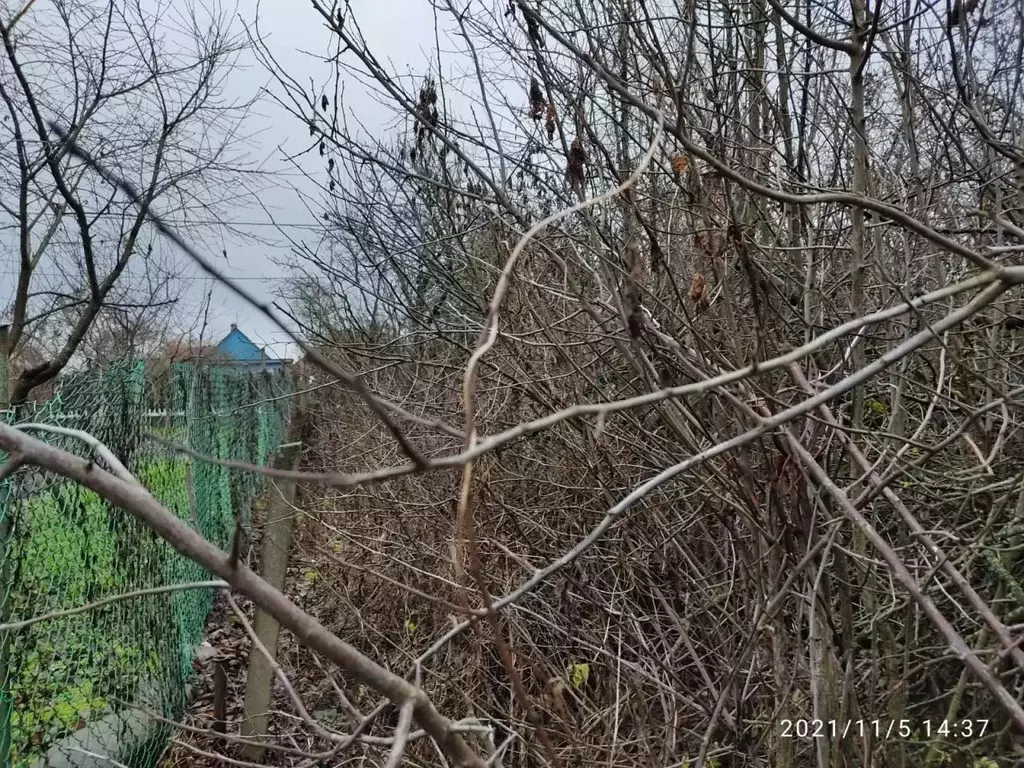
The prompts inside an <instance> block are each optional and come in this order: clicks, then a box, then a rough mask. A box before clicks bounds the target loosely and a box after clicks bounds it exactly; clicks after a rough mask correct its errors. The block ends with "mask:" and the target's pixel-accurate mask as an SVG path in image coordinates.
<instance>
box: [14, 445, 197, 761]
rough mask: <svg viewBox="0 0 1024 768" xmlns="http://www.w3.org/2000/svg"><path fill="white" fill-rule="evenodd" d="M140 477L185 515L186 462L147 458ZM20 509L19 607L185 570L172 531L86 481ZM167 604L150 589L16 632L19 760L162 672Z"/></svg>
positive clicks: (84, 597)
mask: <svg viewBox="0 0 1024 768" xmlns="http://www.w3.org/2000/svg"><path fill="white" fill-rule="evenodd" d="M136 476H137V478H138V479H139V481H140V482H141V483H142V484H143V485H144V486H146V487H147V488H148V489H149V490H150V492H151V493H152V494H153V496H154V497H155V498H157V499H158V500H159V501H160V502H161V503H163V504H164V505H165V506H167V507H168V508H169V509H171V510H173V511H174V512H175V514H177V515H179V516H180V517H183V518H186V517H187V515H188V509H189V505H188V491H187V488H186V485H185V464H184V462H183V461H181V460H173V459H166V458H154V459H152V460H148V461H147V460H143V461H141V462H139V464H138V466H137V468H136ZM17 508H18V509H17V518H18V535H17V536H16V537H15V538H14V539H13V540H12V542H11V551H10V552H9V553H8V554H9V556H12V557H14V558H15V559H16V562H18V563H19V569H18V573H17V583H16V586H15V589H14V590H13V591H12V594H11V606H10V609H11V616H12V618H26V617H30V616H37V615H39V614H41V613H46V612H49V611H54V610H61V609H67V608H73V607H77V606H80V605H83V604H85V603H88V602H91V601H94V600H97V599H101V598H103V597H107V596H110V595H116V594H120V593H123V592H128V591H131V590H134V589H140V588H145V587H149V586H156V585H158V584H161V583H166V582H167V581H168V580H169V577H170V576H171V575H172V573H173V572H174V571H177V570H180V563H177V562H176V561H177V560H180V559H181V558H180V557H179V556H177V555H176V554H174V553H173V552H172V551H171V550H170V548H169V547H168V546H167V545H166V544H165V543H164V542H162V541H160V540H159V539H157V538H156V537H155V536H154V535H153V534H152V533H151V532H149V531H148V530H147V529H145V528H144V527H143V526H142V524H141V523H138V522H136V521H135V520H134V519H133V518H131V517H130V516H129V515H128V513H126V512H124V511H122V510H119V509H116V508H111V507H110V506H109V505H108V504H107V503H106V502H104V501H103V500H101V499H100V498H99V497H98V496H97V495H96V494H95V493H93V492H92V491H89V490H88V489H86V488H83V487H81V486H78V485H75V484H64V485H57V486H54V487H52V488H49V489H47V490H45V491H42V492H40V493H37V494H35V495H33V496H31V497H30V498H28V499H22V500H21V501H19V502H17ZM170 609H171V598H170V597H167V598H164V599H163V600H161V599H159V598H145V599H143V600H133V601H130V602H124V603H117V604H114V605H112V606H108V607H105V608H102V609H99V610H95V611H90V612H89V613H86V614H81V615H78V616H72V617H67V618H61V619H56V620H53V621H48V622H42V623H40V624H35V625H33V626H31V627H29V628H27V629H25V630H21V631H19V632H15V633H13V634H12V637H11V648H10V650H11V661H12V662H13V664H12V669H11V673H12V677H11V679H10V681H9V682H10V693H11V696H12V700H13V704H14V707H13V715H12V720H11V744H12V751H11V765H12V766H15V767H17V768H21V767H22V766H28V765H30V764H31V763H32V761H34V760H35V759H36V758H38V757H39V756H40V755H41V754H42V753H44V752H45V751H46V750H47V749H48V748H49V747H50V746H52V745H53V744H54V743H55V742H57V741H59V740H61V739H63V738H65V737H66V736H68V735H69V734H71V733H72V732H74V731H75V730H77V729H79V728H81V727H83V726H85V725H87V724H88V723H90V722H92V721H94V720H96V719H98V718H99V717H101V716H103V715H104V714H105V713H106V712H108V711H109V710H110V707H111V705H112V703H113V701H114V699H122V700H131V699H132V697H133V696H134V694H135V689H136V686H137V685H138V683H139V681H140V679H141V678H142V677H144V676H147V675H148V676H160V675H162V674H165V670H164V664H165V662H162V661H161V654H158V653H157V652H156V649H157V648H158V647H160V646H162V645H166V644H167V642H168V640H172V641H173V640H174V638H173V635H174V634H175V633H171V636H164V637H157V635H159V634H160V633H159V630H158V628H159V627H166V625H167V612H168V611H169V610H170ZM175 661H176V660H175Z"/></svg>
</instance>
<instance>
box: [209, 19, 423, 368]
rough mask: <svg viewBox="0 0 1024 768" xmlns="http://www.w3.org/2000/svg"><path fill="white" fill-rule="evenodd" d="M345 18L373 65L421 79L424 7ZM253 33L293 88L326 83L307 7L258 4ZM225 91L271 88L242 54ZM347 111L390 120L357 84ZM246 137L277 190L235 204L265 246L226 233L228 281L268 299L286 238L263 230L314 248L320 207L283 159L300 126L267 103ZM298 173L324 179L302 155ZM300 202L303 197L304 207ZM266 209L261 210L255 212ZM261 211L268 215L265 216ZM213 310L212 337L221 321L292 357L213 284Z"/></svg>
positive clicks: (323, 45) (319, 30)
mask: <svg viewBox="0 0 1024 768" xmlns="http://www.w3.org/2000/svg"><path fill="white" fill-rule="evenodd" d="M352 13H353V15H354V17H355V18H356V20H357V21H358V23H359V24H360V27H361V28H362V30H363V33H364V35H365V37H366V39H367V41H368V43H369V44H370V46H371V48H372V49H373V50H374V52H375V54H376V55H377V57H378V59H381V60H383V61H390V62H391V64H392V70H393V71H396V72H398V73H403V74H404V73H406V72H410V71H415V72H417V73H422V72H423V71H424V67H425V66H427V62H428V61H429V59H430V57H431V49H432V48H433V39H434V37H433V31H432V30H433V13H432V11H431V8H430V3H429V2H426V0H352ZM239 15H240V16H241V17H242V18H244V19H245V20H246V22H247V23H251V22H252V21H253V20H254V19H255V16H256V11H255V9H251V10H244V9H240V14H239ZM259 16H260V31H261V32H262V33H263V34H264V35H265V38H266V40H267V43H268V45H269V47H270V48H271V50H272V51H273V53H274V56H275V57H276V58H277V59H278V61H279V62H280V63H281V64H282V65H283V66H284V67H285V68H286V69H287V70H288V71H289V73H290V74H291V75H292V77H294V78H295V80H297V81H298V82H302V83H308V82H309V79H310V78H313V80H314V82H316V84H317V85H318V86H320V85H325V86H326V85H328V84H329V83H330V82H331V81H330V77H331V69H330V68H329V67H328V66H326V65H325V64H323V63H320V62H318V61H317V57H324V56H327V55H330V53H331V49H332V45H331V38H330V34H329V33H328V31H327V30H326V29H325V28H324V26H323V20H322V19H321V18H320V17H319V15H318V14H317V13H315V12H314V11H313V9H312V8H311V7H310V6H309V5H308V4H307V3H298V2H295V0H263V1H262V2H261V3H260V6H259ZM230 82H231V83H232V87H233V88H234V89H236V90H237V92H238V94H239V95H240V96H243V97H244V96H248V95H250V94H252V95H254V94H256V93H257V92H258V91H259V90H260V88H261V87H263V86H267V87H275V84H273V83H271V81H270V80H269V78H268V75H267V73H266V71H265V69H264V68H263V67H262V66H261V65H260V64H259V63H258V62H257V60H256V58H255V56H253V55H246V56H245V57H244V61H243V62H241V66H240V67H239V68H238V70H236V71H235V72H234V73H232V75H231V81H230ZM345 100H346V106H347V107H348V109H349V110H353V111H354V112H355V113H356V114H359V115H360V118H361V120H362V121H363V122H364V124H366V125H367V127H368V128H371V129H372V128H378V127H379V128H382V127H383V126H384V125H385V124H386V122H388V121H389V119H390V118H391V117H392V116H391V115H389V114H388V113H387V112H386V110H384V109H383V108H382V107H381V106H380V105H378V104H377V103H376V102H375V101H374V100H373V99H372V98H371V97H369V96H368V95H367V94H366V93H365V91H364V90H363V89H362V88H361V87H360V86H359V84H358V83H355V82H351V83H346V91H345ZM252 123H253V124H252V125H250V126H247V128H248V130H249V132H250V133H253V134H257V146H258V148H259V150H260V151H262V153H263V156H265V157H267V158H268V160H269V167H270V169H271V170H276V171H278V173H279V175H278V178H280V179H281V180H284V181H286V183H284V184H280V185H277V184H275V185H273V186H271V187H270V188H269V189H267V190H266V192H265V193H263V194H262V195H261V196H260V203H258V204H257V203H255V202H254V203H253V204H252V205H241V206H238V207H237V208H236V209H235V210H234V211H233V212H232V220H233V221H236V222H249V223H251V224H249V225H248V226H239V227H238V228H239V229H243V230H245V229H248V230H249V231H251V232H252V233H254V234H257V235H259V236H260V239H263V240H268V241H270V242H269V243H267V244H262V243H258V242H246V241H245V240H243V239H241V238H236V237H232V236H231V235H230V233H228V234H227V235H225V238H224V239H225V250H227V252H228V271H229V274H231V275H233V276H237V277H241V278H243V282H242V285H243V286H244V287H246V288H248V289H250V290H252V291H254V292H256V293H258V294H259V295H260V296H261V298H264V299H269V298H273V292H274V291H275V290H276V289H277V288H278V287H280V285H281V280H282V278H284V277H285V276H286V273H285V272H284V271H283V270H282V269H281V268H280V267H278V266H276V265H275V264H274V259H275V257H276V256H280V255H281V254H284V253H286V252H287V251H288V249H289V247H290V246H289V244H288V242H287V241H286V239H285V236H284V235H283V234H281V233H280V232H278V230H277V229H276V227H275V226H274V225H273V224H272V222H275V223H276V225H277V226H280V227H281V229H283V230H284V234H286V235H287V236H288V237H291V238H293V239H295V240H304V241H306V242H307V243H308V244H309V245H311V246H313V247H315V246H316V245H317V244H318V243H319V242H320V238H319V235H318V233H317V229H316V228H317V227H318V226H319V225H318V223H317V215H316V214H317V213H318V211H317V210H316V209H315V208H314V210H312V211H311V210H310V207H311V206H318V205H320V206H322V204H323V203H322V201H323V196H322V193H321V191H320V190H319V189H318V188H317V187H316V185H315V184H313V183H312V182H310V181H309V180H307V179H305V178H302V176H301V174H299V173H297V172H296V171H295V169H294V166H293V165H292V164H291V162H290V161H288V160H286V159H285V155H286V154H287V153H289V152H294V151H299V150H301V149H304V148H305V147H306V146H307V144H308V141H309V136H308V132H307V131H306V129H305V127H304V126H302V125H301V124H298V123H297V122H296V120H295V118H294V117H292V116H290V115H288V114H287V113H286V112H284V111H283V110H282V109H281V108H280V107H278V106H277V105H276V104H274V103H272V102H271V101H270V100H269V99H266V100H264V101H263V102H262V104H261V106H260V107H259V108H258V109H257V110H256V114H255V115H254V117H253V120H252ZM308 161H309V162H308V164H307V169H308V170H309V171H310V172H311V173H313V174H316V175H318V176H320V175H323V172H324V170H323V168H322V166H323V161H322V160H321V159H320V158H319V156H318V155H316V154H315V153H314V154H313V155H312V156H310V157H309V158H308ZM303 197H305V198H306V200H303ZM263 205H265V206H266V208H267V210H263V208H262V206H263ZM268 214H269V215H268ZM209 284H210V283H208V282H206V281H201V282H200V283H199V284H198V285H197V291H198V292H202V291H205V290H206V289H207V288H208V286H209ZM213 290H214V293H213V302H212V307H213V311H214V312H215V317H214V320H213V322H212V323H211V333H210V335H211V336H214V335H217V334H219V333H226V332H227V330H228V327H229V325H230V323H232V322H237V323H238V326H239V328H241V329H242V330H243V331H244V332H245V333H247V334H248V335H249V336H250V338H252V339H253V341H255V342H257V343H262V344H267V345H269V346H271V348H272V349H273V350H274V351H275V353H276V354H278V355H279V356H286V355H287V356H291V355H293V354H294V352H293V350H292V349H291V348H289V347H288V346H287V345H286V344H285V341H286V336H285V334H284V333H283V332H282V331H281V330H280V329H277V328H275V327H274V326H273V324H271V323H270V322H269V321H267V320H265V319H264V318H263V317H262V316H260V315H259V313H258V312H256V311H255V310H253V309H252V308H251V307H249V306H248V305H247V304H246V303H245V302H244V301H242V300H241V299H239V298H237V297H235V296H234V295H233V294H232V293H231V292H230V291H228V290H227V289H226V288H223V287H220V286H215V287H214V289H213Z"/></svg>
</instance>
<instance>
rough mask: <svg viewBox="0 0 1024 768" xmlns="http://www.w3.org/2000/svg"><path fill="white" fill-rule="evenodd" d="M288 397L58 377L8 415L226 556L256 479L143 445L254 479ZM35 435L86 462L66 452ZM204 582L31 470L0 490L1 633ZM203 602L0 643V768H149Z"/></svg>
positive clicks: (202, 617) (172, 714)
mask: <svg viewBox="0 0 1024 768" xmlns="http://www.w3.org/2000/svg"><path fill="white" fill-rule="evenodd" d="M290 394H291V385H290V378H289V377H288V376H287V375H286V374H284V373H263V372H257V373H251V372H246V371H241V370H237V369H234V368H231V367H228V366H209V367H206V366H204V367H193V366H191V365H175V366H171V367H168V368H166V369H165V370H163V371H162V372H158V373H154V372H147V371H146V369H145V367H144V366H143V365H142V364H125V365H120V366H115V367H112V368H110V369H108V370H105V371H103V372H102V373H89V374H74V375H70V376H66V377H64V379H62V381H61V383H60V385H59V387H58V389H57V392H56V394H55V396H54V397H53V398H52V399H50V400H49V401H48V402H46V403H44V404H40V405H37V406H34V407H32V408H29V409H21V410H19V412H18V413H17V414H16V422H17V423H20V424H25V423H29V422H34V423H41V424H46V425H51V426H57V427H63V428H66V429H73V430H81V431H84V432H87V433H88V434H90V435H92V436H93V437H95V438H97V439H98V440H100V441H101V442H103V443H104V444H105V445H106V446H107V447H109V448H110V449H111V450H112V451H113V452H114V453H115V455H117V456H118V458H120V460H121V461H122V463H123V464H124V465H125V466H126V467H127V468H128V469H129V470H130V471H131V472H132V474H133V475H134V476H135V477H136V478H138V480H139V481H140V482H141V483H142V484H143V485H144V486H145V487H146V488H147V489H149V491H150V492H151V493H152V494H153V495H154V496H155V497H156V498H157V499H158V500H159V501H161V502H162V503H163V504H164V505H165V506H166V507H167V508H168V509H171V510H173V511H174V513H175V514H176V515H178V516H179V517H180V518H181V519H183V520H185V521H187V522H188V523H189V524H190V525H192V526H193V527H195V528H197V529H198V530H199V531H200V532H201V533H202V534H203V535H204V536H205V537H206V538H207V539H209V540H210V541H212V542H213V543H215V544H216V545H217V546H219V547H221V548H226V547H227V546H229V543H230V539H231V536H232V534H233V531H234V521H235V513H236V511H237V512H238V513H239V514H240V515H241V516H242V517H241V519H242V522H243V523H248V514H249V505H250V502H251V500H252V498H253V496H254V495H255V494H256V493H257V492H258V491H259V488H260V484H261V483H260V478H259V476H258V475H255V474H252V473H243V472H235V471H231V470H228V469H225V468H222V467H218V466H215V465H211V464H209V463H206V462H202V461H198V460H190V459H189V458H187V457H186V456H184V455H183V454H181V453H180V452H176V451H174V450H172V449H170V448H166V447H164V446H162V445H161V444H160V443H158V442H156V441H153V440H151V439H148V438H147V437H146V436H147V434H152V435H156V436H159V437H162V438H165V439H167V440H169V441H172V442H173V443H177V444H184V445H187V446H189V447H191V448H193V449H194V450H196V451H198V452H199V453H201V454H203V455H206V456H214V457H217V458H221V459H237V460H239V461H244V462H248V463H252V464H260V465H263V464H266V463H267V461H268V459H269V457H270V456H271V455H272V454H273V452H274V450H275V449H276V447H277V446H278V445H279V444H280V443H281V440H282V437H283V434H284V430H285V421H286V419H287V414H288V410H289V408H290ZM5 419H6V420H7V421H8V422H9V423H10V422H11V421H12V420H14V419H15V415H14V414H11V413H8V414H6V416H5ZM33 434H34V435H35V436H36V437H39V438H41V439H44V440H46V441H47V442H48V443H50V444H51V445H55V446H58V447H61V448H63V449H65V450H68V451H71V452H74V453H76V454H78V455H86V454H87V453H88V448H87V446H86V445H85V444H84V443H83V442H82V441H81V440H80V439H77V438H75V437H72V436H66V435H54V434H50V433H45V432H41V431H40V432H34V433H33ZM4 458H5V457H4ZM211 578H213V577H212V576H211V575H210V574H209V573H207V572H206V571H205V570H204V569H203V568H201V567H199V566H198V565H196V564H195V563H193V562H191V561H190V560H188V559H186V558H184V557H183V556H181V555H179V554H178V553H177V552H175V551H174V550H173V549H171V548H170V546H168V545H167V544H166V543H164V542H163V541H162V540H160V539H159V538H158V537H156V536H155V535H154V534H153V533H151V532H150V531H149V529H148V528H146V526H144V525H143V524H141V523H139V522H138V521H136V520H135V519H134V518H133V517H132V516H130V515H129V514H128V513H126V512H124V511H122V510H120V509H117V508H115V507H113V506H111V505H110V504H108V503H106V502H105V501H103V500H102V499H100V498H99V497H98V496H97V495H96V494H94V493H92V492H91V491H88V490H86V489H84V488H82V487H80V486H78V485H76V484H74V483H71V482H68V481H65V480H64V479H62V478H60V477H58V476H55V475H53V474H50V473H46V472H42V471H39V470H36V469H34V468H33V469H22V470H20V471H18V472H17V473H15V474H14V475H13V476H12V477H11V478H9V479H8V480H7V481H6V482H4V483H2V484H0V589H2V591H0V623H13V622H18V621H23V620H25V619H29V618H32V617H37V616H40V615H42V614H45V613H48V612H52V611H62V610H66V609H71V608H76V607H79V606H83V605H85V604H87V603H91V602H94V601H97V600H102V599H104V598H106V597H110V596H115V595H120V594H124V593H126V592H132V591H136V590H141V589H147V588H152V587H159V586H165V585H169V584H177V583H185V582H195V581H204V580H209V579H211ZM212 601H213V591H212V590H210V589H190V590H183V591H175V592H167V593H162V594H158V595H151V596H145V597H138V598H132V599H130V600H122V601H116V602H112V603H109V604H108V605H105V606H102V607H98V608H94V609H92V610H89V611H86V612H83V613H79V614H76V615H71V616H63V617H59V618H55V619H52V620H46V621H42V622H39V623H35V624H31V625H29V626H27V627H24V628H21V629H13V630H10V631H8V632H3V631H0V676H2V685H0V696H2V699H0V768H8V767H9V768H27V767H29V766H31V767H32V768H36V767H37V766H38V768H42V767H43V766H46V765H50V766H89V765H97V766H99V765H110V764H111V763H109V762H106V761H101V760H99V759H97V757H93V755H95V756H110V757H113V758H114V759H116V760H117V761H119V762H120V763H123V764H124V765H128V766H133V767H134V766H152V765H153V764H154V762H155V760H156V759H157V757H158V756H159V754H160V752H161V751H162V750H163V749H164V747H165V746H166V744H167V740H168V737H169V734H170V730H169V728H168V727H167V726H166V725H165V724H163V723H161V721H160V720H159V718H166V719H170V720H174V719H176V718H177V717H180V716H181V714H182V711H183V709H184V707H185V705H186V703H187V700H188V685H189V682H190V680H191V677H192V674H193V668H192V659H193V652H194V649H195V647H196V645H197V644H198V643H199V642H201V637H202V632H203V626H204V623H205V621H206V618H207V614H208V613H209V611H210V608H211V605H212ZM152 715H157V716H158V717H157V718H155V717H152Z"/></svg>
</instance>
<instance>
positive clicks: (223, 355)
mask: <svg viewBox="0 0 1024 768" xmlns="http://www.w3.org/2000/svg"><path fill="white" fill-rule="evenodd" d="M204 357H206V360H205V362H206V363H208V364H212V365H230V366H232V367H236V368H243V369H247V370H252V371H279V370H281V369H282V368H284V366H286V365H289V364H290V363H291V360H281V359H279V358H276V357H271V356H270V354H269V353H268V352H267V350H266V347H258V346H256V345H255V344H254V343H253V342H252V340H251V339H250V338H249V337H248V336H246V335H245V334H244V333H242V332H241V331H240V330H238V326H237V325H235V324H234V323H232V324H231V333H229V334H228V335H227V336H225V337H224V338H223V339H221V340H220V342H219V343H218V344H217V346H215V347H214V348H213V349H212V350H211V354H209V355H207V356H204Z"/></svg>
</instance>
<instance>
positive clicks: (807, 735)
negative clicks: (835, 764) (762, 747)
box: [779, 719, 989, 739]
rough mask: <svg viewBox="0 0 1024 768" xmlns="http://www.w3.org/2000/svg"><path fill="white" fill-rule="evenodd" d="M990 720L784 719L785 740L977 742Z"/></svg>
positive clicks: (783, 732) (781, 729) (781, 723)
mask: <svg viewBox="0 0 1024 768" xmlns="http://www.w3.org/2000/svg"><path fill="white" fill-rule="evenodd" d="M988 722H989V721H988V720H977V719H976V720H881V719H879V720H809V719H797V720H789V719H782V720H780V721H779V728H780V732H779V735H780V736H781V737H782V738H783V739H844V738H849V737H864V736H873V737H874V738H876V739H911V738H915V739H920V738H925V739H930V738H932V737H935V736H942V737H943V738H949V739H977V738H981V737H982V736H984V735H985V731H986V729H988Z"/></svg>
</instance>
